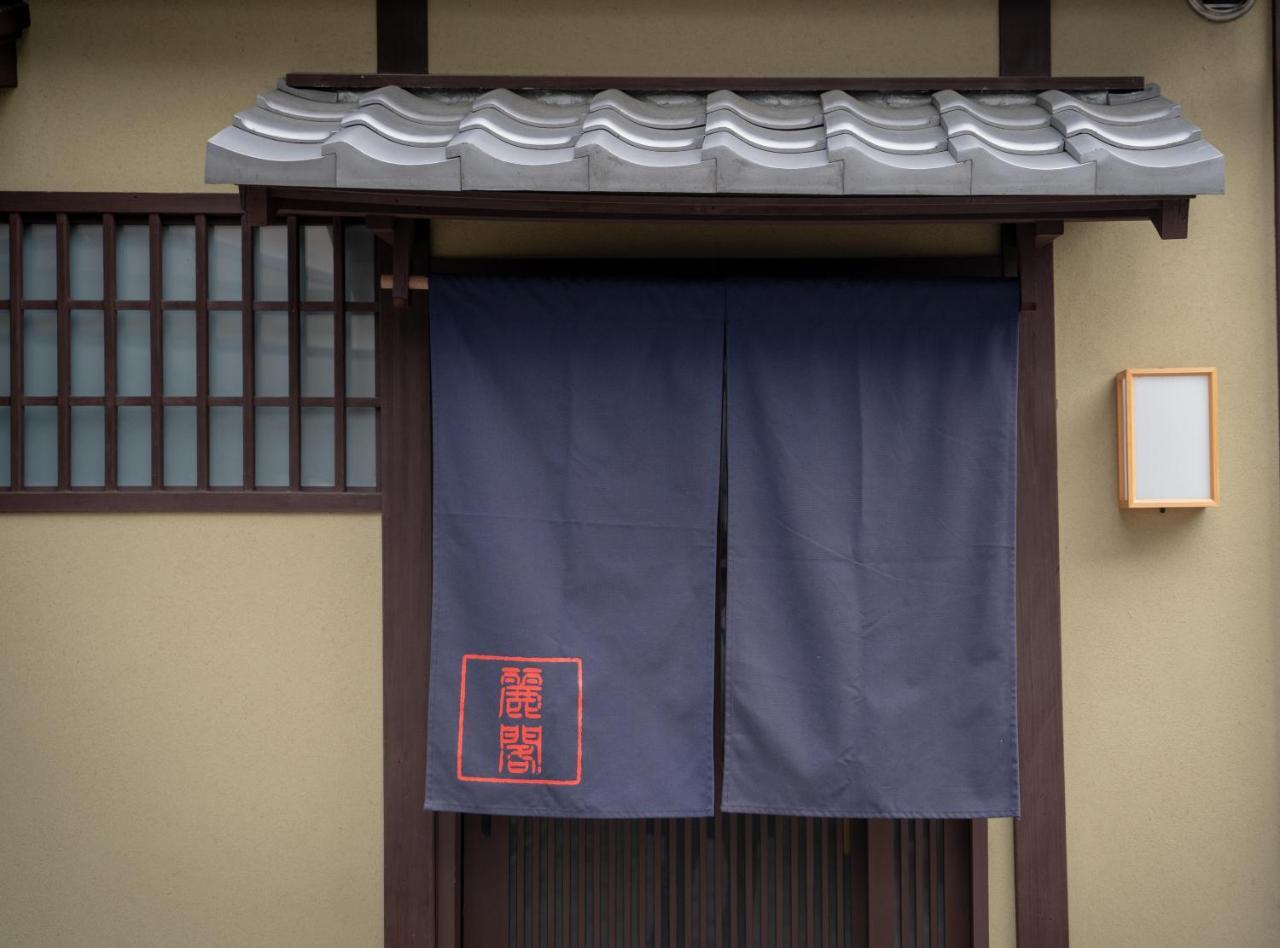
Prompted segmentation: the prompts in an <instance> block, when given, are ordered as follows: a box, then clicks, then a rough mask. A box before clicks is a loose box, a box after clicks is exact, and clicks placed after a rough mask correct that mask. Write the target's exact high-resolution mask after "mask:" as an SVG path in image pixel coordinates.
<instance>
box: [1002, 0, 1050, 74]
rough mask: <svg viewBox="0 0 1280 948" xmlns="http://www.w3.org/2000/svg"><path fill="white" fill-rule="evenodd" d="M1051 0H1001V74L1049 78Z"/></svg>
mask: <svg viewBox="0 0 1280 948" xmlns="http://www.w3.org/2000/svg"><path fill="white" fill-rule="evenodd" d="M1049 4H1050V0H1000V75H1002V76H1048V75H1050V74H1051V70H1050V63H1049V61H1050V49H1049V47H1050V43H1049Z"/></svg>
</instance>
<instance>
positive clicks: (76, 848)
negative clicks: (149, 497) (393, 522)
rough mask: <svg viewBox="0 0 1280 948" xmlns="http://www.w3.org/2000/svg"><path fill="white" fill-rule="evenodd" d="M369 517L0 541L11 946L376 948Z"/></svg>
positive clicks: (79, 521) (377, 564) (378, 804)
mask: <svg viewBox="0 0 1280 948" xmlns="http://www.w3.org/2000/svg"><path fill="white" fill-rule="evenodd" d="M380 544H381V539H380V521H379V518H378V517H377V516H376V515H370V514H362V515H342V516H320V515H234V516H233V515H225V516H201V515H176V514H175V515H148V514H127V515H114V514H110V515H109V514H100V515H25V514H24V515H10V516H6V517H4V518H3V519H0V590H2V591H3V592H2V593H0V598H2V601H3V608H2V609H0V721H3V722H4V725H3V728H0V946H4V948H82V946H83V948H116V946H119V948H125V946H128V948H136V946H156V948H160V946H166V948H168V946H176V945H182V946H193V948H202V946H215V945H216V946H237V948H256V946H261V948H279V946H286V945H297V946H317V948H319V946H333V948H352V946H357V945H360V946H373V945H377V944H381V933H382V915H381V905H382V741H381V733H382V721H381V698H380V695H381V684H382V667H381V653H382V648H381V641H382V640H381V619H380V596H381V593H380V585H379V584H380V579H381V575H380V573H381V557H380Z"/></svg>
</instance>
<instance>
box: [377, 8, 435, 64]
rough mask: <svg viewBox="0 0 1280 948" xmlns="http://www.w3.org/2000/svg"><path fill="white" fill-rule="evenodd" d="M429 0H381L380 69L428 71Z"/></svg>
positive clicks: (379, 28) (379, 26) (379, 10)
mask: <svg viewBox="0 0 1280 948" xmlns="http://www.w3.org/2000/svg"><path fill="white" fill-rule="evenodd" d="M427 7H428V0H378V40H377V42H378V72H426V71H427Z"/></svg>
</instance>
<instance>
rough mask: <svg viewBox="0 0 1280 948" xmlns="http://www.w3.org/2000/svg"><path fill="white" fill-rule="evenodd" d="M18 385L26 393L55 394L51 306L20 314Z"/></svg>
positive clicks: (55, 319)
mask: <svg viewBox="0 0 1280 948" xmlns="http://www.w3.org/2000/svg"><path fill="white" fill-rule="evenodd" d="M22 386H23V390H24V391H25V393H26V394H28V395H57V394H58V314H57V313H56V312H54V311H53V310H51V309H29V310H27V312H26V313H24V314H23V319H22Z"/></svg>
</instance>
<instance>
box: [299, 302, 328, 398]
mask: <svg viewBox="0 0 1280 948" xmlns="http://www.w3.org/2000/svg"><path fill="white" fill-rule="evenodd" d="M300 368H301V372H302V382H301V384H302V395H303V397H304V398H324V397H327V396H330V395H332V394H333V313H303V314H302V365H301V366H300Z"/></svg>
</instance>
